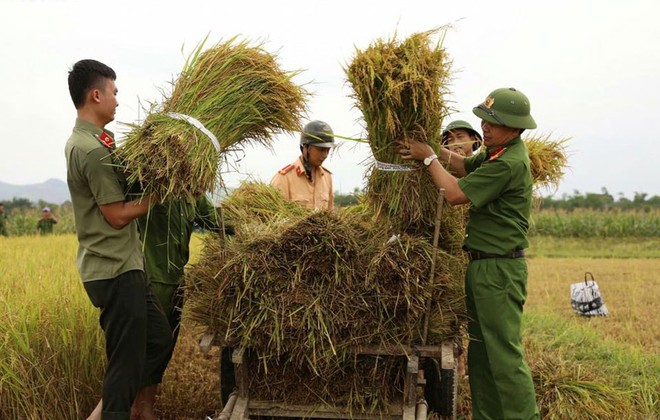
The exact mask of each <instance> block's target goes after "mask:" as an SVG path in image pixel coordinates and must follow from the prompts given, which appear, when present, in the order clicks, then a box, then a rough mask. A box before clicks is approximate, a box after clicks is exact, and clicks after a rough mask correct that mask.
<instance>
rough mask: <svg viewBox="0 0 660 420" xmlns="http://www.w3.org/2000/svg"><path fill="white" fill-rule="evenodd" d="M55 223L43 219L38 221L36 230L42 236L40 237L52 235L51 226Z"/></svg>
mask: <svg viewBox="0 0 660 420" xmlns="http://www.w3.org/2000/svg"><path fill="white" fill-rule="evenodd" d="M54 224H55V222H53V221H52V220H50V219H44V220H39V221H38V222H37V230H38V231H39V232H40V233H41V234H42V235H50V234H51V233H53V225H54Z"/></svg>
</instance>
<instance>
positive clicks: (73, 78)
mask: <svg viewBox="0 0 660 420" xmlns="http://www.w3.org/2000/svg"><path fill="white" fill-rule="evenodd" d="M103 79H112V80H117V74H115V71H114V70H113V69H111V68H110V67H108V66H106V65H105V64H103V63H101V62H100V61H96V60H90V59H87V60H80V61H78V62H77V63H76V64H74V65H73V68H72V69H71V70H70V71H69V93H70V94H71V100H73V105H75V107H76V109H79V108H81V107H82V106H83V105H84V104H85V95H86V94H87V92H89V90H90V89H92V88H99V87H101V84H102V82H103Z"/></svg>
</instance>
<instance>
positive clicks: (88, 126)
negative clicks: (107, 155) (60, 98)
mask: <svg viewBox="0 0 660 420" xmlns="http://www.w3.org/2000/svg"><path fill="white" fill-rule="evenodd" d="M75 128H78V129H81V130H83V131H87V132H88V133H90V134H92V135H93V136H94V138H95V139H97V140H98V141H99V143H101V144H102V145H103V146H105V147H107V148H108V149H114V148H115V134H114V133H113V132H112V131H110V130H107V129H105V128H99V127H97V126H96V125H94V124H92V123H91V122H89V121H86V120H83V119H82V118H76V126H75ZM108 136H110V139H108ZM110 140H111V142H110Z"/></svg>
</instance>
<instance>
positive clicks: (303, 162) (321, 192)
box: [270, 120, 335, 210]
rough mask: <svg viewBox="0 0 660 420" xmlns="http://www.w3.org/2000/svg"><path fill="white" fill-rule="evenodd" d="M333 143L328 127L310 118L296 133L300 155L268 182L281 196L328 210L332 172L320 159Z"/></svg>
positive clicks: (325, 154)
mask: <svg viewBox="0 0 660 420" xmlns="http://www.w3.org/2000/svg"><path fill="white" fill-rule="evenodd" d="M334 146H335V138H334V133H333V131H332V128H330V126H329V125H328V124H326V123H324V122H323V121H318V120H317V121H312V122H310V123H308V124H307V125H305V127H304V128H303V132H302V133H301V134H300V151H301V152H302V154H301V155H300V156H299V157H298V158H297V159H296V160H295V161H294V162H293V163H292V164H290V165H287V166H285V167H284V168H282V169H280V171H279V172H278V173H276V174H275V176H274V177H273V179H271V181H270V185H272V186H273V187H275V188H277V189H278V190H280V192H281V193H282V195H283V196H284V198H286V199H287V200H291V201H295V202H296V203H299V204H300V205H302V206H304V207H307V208H309V209H313V210H332V208H333V201H334V196H333V193H332V173H331V172H330V171H328V170H327V169H325V168H324V167H323V166H321V165H322V164H323V161H324V160H325V159H326V158H327V157H328V153H330V149H331V148H333V147H334Z"/></svg>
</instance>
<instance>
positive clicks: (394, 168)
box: [376, 161, 419, 172]
mask: <svg viewBox="0 0 660 420" xmlns="http://www.w3.org/2000/svg"><path fill="white" fill-rule="evenodd" d="M376 169H378V170H379V171H385V172H411V171H416V170H418V169H419V167H416V166H410V165H399V164H396V163H386V162H379V161H376Z"/></svg>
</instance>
